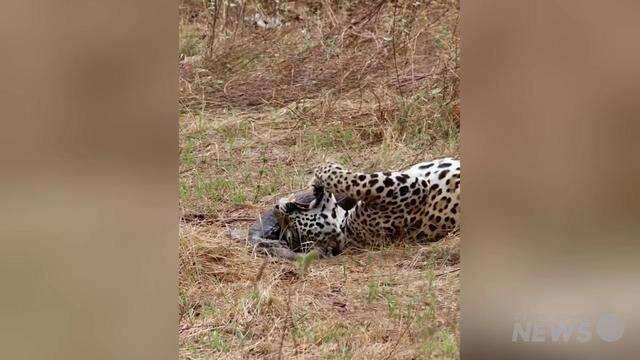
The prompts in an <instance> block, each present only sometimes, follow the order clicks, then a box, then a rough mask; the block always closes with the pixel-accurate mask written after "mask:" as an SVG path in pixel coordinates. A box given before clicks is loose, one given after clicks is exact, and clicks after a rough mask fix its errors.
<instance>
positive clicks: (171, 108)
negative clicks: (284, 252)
mask: <svg viewBox="0 0 640 360" xmlns="http://www.w3.org/2000/svg"><path fill="white" fill-rule="evenodd" d="M0 39H1V44H2V57H1V58H2V60H0V61H1V62H2V64H1V66H0V82H1V83H2V88H1V89H0V93H1V95H0V103H1V108H2V117H3V120H4V121H3V124H4V126H3V129H2V131H1V132H0V147H2V151H0V161H1V164H2V169H3V170H2V177H1V178H0V183H1V185H0V194H1V201H0V219H1V220H0V238H1V239H2V240H3V242H2V251H0V254H1V255H0V257H1V259H0V278H1V280H0V283H1V284H2V296H1V297H0V298H1V299H0V309H1V310H0V311H1V312H2V316H1V318H2V321H1V322H0V358H2V359H76V358H77V359H163V358H166V359H172V358H175V357H176V346H177V340H176V326H177V325H176V324H177V310H176V247H177V245H176V241H177V221H178V216H177V205H176V204H177V194H176V193H177V191H176V189H177V185H176V179H177V150H176V149H177V114H176V93H177V79H176V69H177V55H176V47H177V4H175V3H174V2H157V1H150V0H148V1H143V0H138V1H129V0H127V1H125V0H116V1H78V0H72V1H64V2H35V1H10V2H3V4H2V6H1V9H0Z"/></svg>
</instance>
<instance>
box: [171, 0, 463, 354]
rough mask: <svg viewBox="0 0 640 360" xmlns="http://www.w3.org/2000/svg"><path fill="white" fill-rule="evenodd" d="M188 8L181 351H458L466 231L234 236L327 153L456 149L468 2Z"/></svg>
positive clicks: (453, 152)
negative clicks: (311, 239)
mask: <svg viewBox="0 0 640 360" xmlns="http://www.w3.org/2000/svg"><path fill="white" fill-rule="evenodd" d="M255 14H259V15H258V16H257V17H256V15H255ZM180 15H181V21H180V46H179V50H178V56H179V57H180V64H179V69H178V70H179V76H180V78H179V82H180V96H179V104H178V105H179V110H180V125H179V126H180V174H179V191H180V197H179V207H180V211H181V214H182V217H183V219H182V221H181V223H180V243H179V282H178V302H179V309H180V310H179V329H178V331H179V344H180V349H179V357H180V358H181V359H211V358H215V359H244V358H252V359H253V358H255V359H258V358H260V359H262V358H266V359H276V358H283V359H290V358H292V359H325V358H327V359H418V358H458V357H459V355H458V344H459V330H458V326H459V306H458V297H459V291H460V271H459V260H460V259H459V258H460V256H459V242H460V237H459V235H458V234H452V235H450V236H448V237H447V238H445V239H444V240H442V241H440V242H438V243H433V244H430V245H417V244H411V243H402V244H396V245H393V246H389V247H385V248H377V249H370V250H366V251H360V252H353V251H348V252H347V253H345V254H342V255H340V256H337V257H335V258H332V259H322V260H315V261H298V262H288V261H284V260H278V259H268V258H265V257H264V256H261V255H256V254H254V253H253V252H252V248H251V247H250V246H248V245H247V244H245V243H243V242H242V241H239V240H237V239H235V238H234V237H232V236H230V234H231V233H233V234H238V233H241V232H242V231H243V230H246V228H247V227H248V226H249V225H250V224H251V223H252V222H253V221H254V220H255V219H256V217H257V215H258V214H259V213H260V212H261V211H262V210H263V209H265V208H266V207H269V206H272V204H273V201H274V199H275V198H277V197H278V196H282V195H286V194H288V193H290V192H293V191H296V190H300V189H303V188H305V187H306V186H307V184H308V182H309V180H310V179H311V177H310V175H311V171H312V169H313V168H314V167H315V166H316V165H317V164H319V163H321V162H323V161H325V160H328V159H331V160H335V161H338V162H340V163H342V164H344V165H346V166H348V167H351V168H354V169H359V170H364V171H373V170H381V169H385V170H386V169H400V168H403V167H407V166H409V165H411V164H413V163H416V162H418V161H424V160H430V159H433V158H437V157H442V156H453V157H458V158H459V156H460V141H459V126H460V124H459V97H458V84H459V80H460V70H459V57H460V54H459V34H458V28H457V27H458V25H457V24H458V22H459V3H458V2H457V1H435V0H434V1H428V0H427V1H395V2H392V1H336V0H323V1H295V2H293V1H289V2H287V1H240V0H238V1H232V0H229V1H226V0H218V1H216V0H213V1H204V2H203V1H195V0H194V1H188V0H182V1H181V2H180ZM256 19H257V20H258V21H256Z"/></svg>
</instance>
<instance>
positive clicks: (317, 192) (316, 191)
mask: <svg viewBox="0 0 640 360" xmlns="http://www.w3.org/2000/svg"><path fill="white" fill-rule="evenodd" d="M313 196H314V197H315V198H316V202H320V201H321V200H322V197H323V196H324V186H321V185H315V184H314V185H313Z"/></svg>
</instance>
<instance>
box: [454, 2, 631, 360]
mask: <svg viewBox="0 0 640 360" xmlns="http://www.w3.org/2000/svg"><path fill="white" fill-rule="evenodd" d="M462 12H463V16H462V48H463V50H462V54H463V56H462V69H463V73H464V77H463V81H462V94H461V95H462V96H461V97H462V99H463V100H462V139H463V154H464V164H465V167H464V179H463V182H464V184H463V188H464V195H463V196H464V201H465V203H464V211H463V223H464V228H463V239H464V241H463V245H462V253H461V258H462V296H461V308H462V324H461V328H462V331H461V341H462V358H463V359H480V358H491V359H503V358H504V359H514V358H518V359H542V358H544V359H552V358H562V359H587V358H593V359H596V358H598V359H600V358H608V359H631V358H637V356H638V354H639V353H640V345H639V344H640V331H638V329H639V327H640V319H639V314H638V311H637V304H639V303H640V282H639V281H638V276H639V275H640V265H639V262H638V258H639V256H638V255H640V242H639V241H638V239H639V237H640V187H639V186H638V185H639V184H640V161H638V156H639V155H640V142H638V138H639V136H640V122H639V121H638V114H640V102H639V101H638V99H639V97H638V93H639V90H640V85H639V84H640V66H639V64H640V49H639V48H638V47H637V46H635V44H637V42H638V39H639V38H640V23H639V22H638V21H637V14H638V13H640V3H638V2H636V1H618V2H615V3H604V2H596V1H511V0H505V1H467V2H463V4H462ZM611 319H614V320H611ZM565 325H566V335H567V336H566V338H565V337H564V335H563V336H562V337H561V336H560V335H562V334H563V333H564V332H565V328H563V326H565Z"/></svg>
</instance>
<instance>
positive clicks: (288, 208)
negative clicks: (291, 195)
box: [284, 202, 298, 213]
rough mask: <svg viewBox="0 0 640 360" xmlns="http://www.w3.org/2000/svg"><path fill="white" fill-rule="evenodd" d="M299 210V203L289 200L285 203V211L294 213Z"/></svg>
mask: <svg viewBox="0 0 640 360" xmlns="http://www.w3.org/2000/svg"><path fill="white" fill-rule="evenodd" d="M297 210H298V205H296V204H295V203H292V202H288V203H286V204H284V211H285V212H287V213H292V212H294V211H297Z"/></svg>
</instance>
